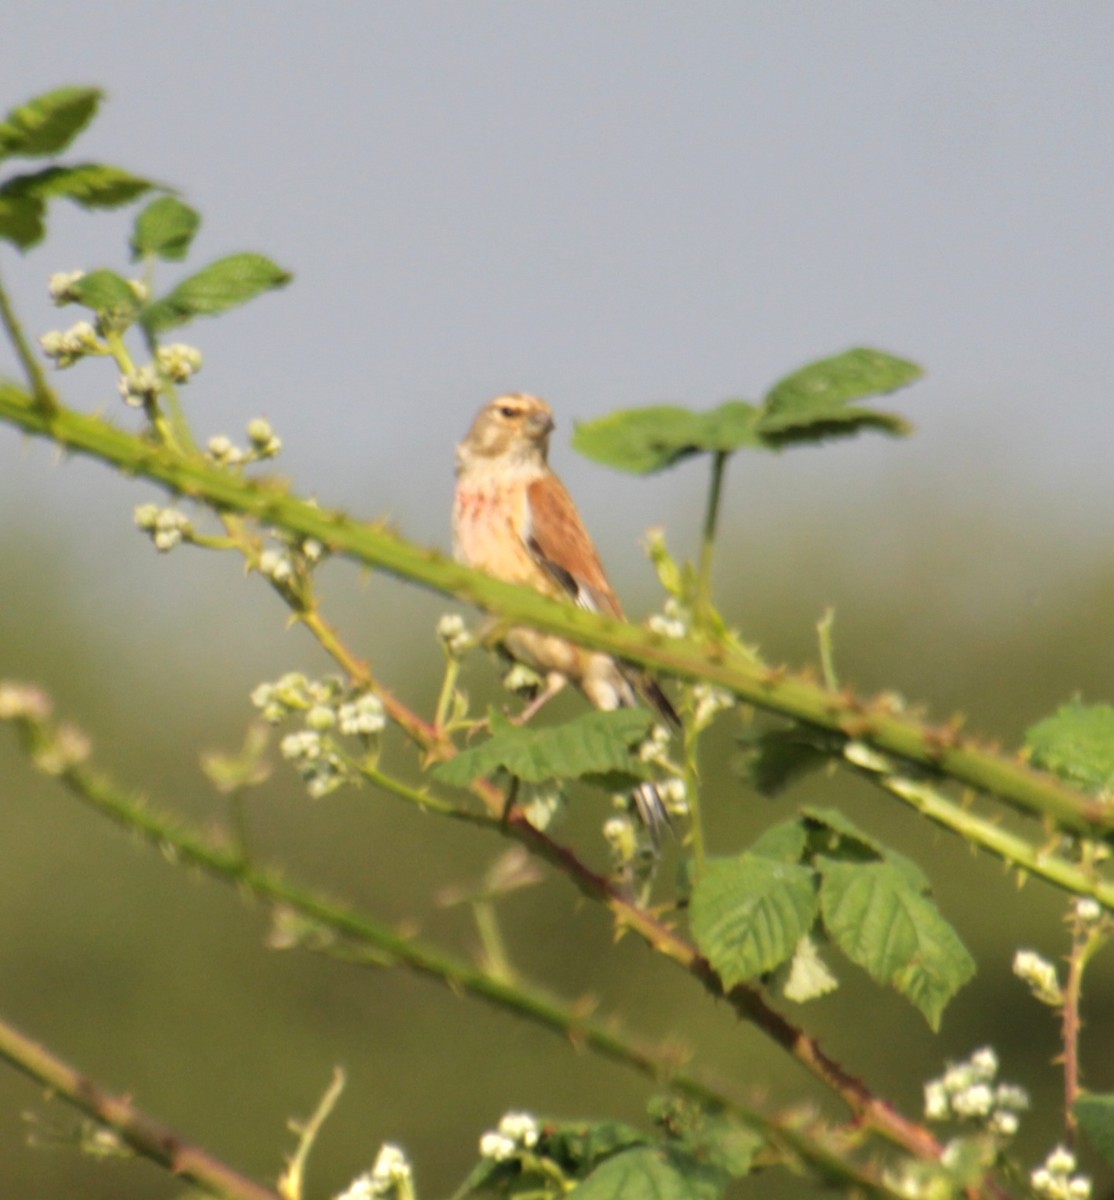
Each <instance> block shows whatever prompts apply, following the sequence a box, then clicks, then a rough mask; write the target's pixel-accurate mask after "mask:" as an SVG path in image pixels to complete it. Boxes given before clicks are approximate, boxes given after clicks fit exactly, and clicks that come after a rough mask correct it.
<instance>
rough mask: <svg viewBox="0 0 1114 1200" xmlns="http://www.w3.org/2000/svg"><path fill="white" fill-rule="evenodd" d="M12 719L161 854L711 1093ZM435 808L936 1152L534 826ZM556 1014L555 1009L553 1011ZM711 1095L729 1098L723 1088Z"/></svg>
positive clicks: (39, 755) (867, 1123) (859, 1113)
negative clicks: (176, 813) (154, 803)
mask: <svg viewBox="0 0 1114 1200" xmlns="http://www.w3.org/2000/svg"><path fill="white" fill-rule="evenodd" d="M13 719H14V720H15V723H16V724H17V726H18V728H19V730H20V734H21V738H22V741H23V744H24V747H25V749H26V752H27V754H28V755H29V757H30V758H31V760H32V761H33V762H35V763H37V764H40V765H43V769H45V770H47V771H48V772H49V773H50V774H51V775H54V776H56V777H58V778H59V780H60V781H61V782H62V783H63V784H65V785H66V786H67V787H68V788H69V789H70V790H71V791H72V792H73V793H74V794H75V795H76V796H77V797H78V798H79V799H80V800H82V801H83V802H84V803H86V804H88V805H89V806H90V807H91V808H93V809H94V810H95V811H97V812H99V813H101V814H102V815H103V816H105V817H107V818H108V819H110V820H112V821H113V822H115V823H116V824H118V825H121V826H122V827H123V828H125V829H127V830H129V831H131V832H132V833H134V834H136V835H137V836H138V837H140V838H141V839H143V840H145V841H147V842H148V843H149V844H151V845H154V846H155V847H157V848H158V849H159V850H160V851H162V852H164V853H166V852H171V854H170V856H171V857H172V859H173V860H174V861H175V862H180V863H181V864H182V865H184V866H196V867H200V868H201V869H203V870H205V871H207V872H209V873H210V874H213V875H215V876H217V877H218V878H221V879H223V880H225V881H226V882H229V883H232V884H234V885H236V886H238V887H239V888H241V889H243V890H245V891H247V892H250V893H252V894H254V895H255V896H257V897H258V898H260V899H263V900H266V901H268V902H271V903H273V904H274V905H276V906H281V907H284V908H287V909H290V910H291V911H293V912H294V913H296V914H298V915H299V916H301V917H302V918H305V919H308V920H310V921H311V922H315V923H317V924H320V925H322V926H324V927H326V928H328V929H330V930H331V931H332V932H333V933H334V934H337V935H339V936H341V937H343V938H347V939H349V940H350V941H352V942H353V943H355V944H357V945H363V946H366V947H370V948H372V949H373V950H374V951H376V952H377V957H376V961H377V962H381V961H382V959H384V958H385V959H387V960H388V961H392V962H393V961H397V962H401V963H403V964H405V965H407V966H409V967H410V968H411V969H413V970H415V971H417V972H419V973H422V974H427V975H430V976H433V977H436V978H439V979H441V980H442V981H443V982H445V983H447V984H448V985H449V986H450V987H452V988H453V989H454V990H459V991H463V992H471V993H472V994H473V995H476V996H478V997H480V998H482V999H486V1000H488V1001H489V1002H490V1003H493V1004H496V1005H497V1006H501V1007H505V1008H507V1009H509V1010H511V1011H513V1012H515V1013H517V1014H518V1015H521V1016H525V1017H527V1018H529V1019H532V1020H535V1021H538V1022H540V1023H541V1024H543V1025H547V1026H549V1027H550V1028H553V1029H555V1030H556V1031H558V1032H560V1033H562V1034H563V1035H564V1036H565V1037H567V1038H568V1039H570V1040H572V1041H573V1042H576V1043H577V1044H582V1045H585V1046H587V1047H588V1048H589V1049H593V1050H595V1051H596V1052H598V1053H600V1054H603V1055H604V1056H606V1057H610V1058H613V1059H616V1060H618V1061H621V1062H624V1063H625V1064H626V1065H627V1066H630V1067H633V1068H634V1069H636V1070H642V1071H643V1072H644V1073H647V1074H652V1075H653V1076H654V1077H655V1078H657V1077H659V1076H660V1075H661V1074H663V1073H664V1074H668V1075H669V1078H670V1080H671V1083H672V1085H673V1086H674V1087H677V1088H679V1089H680V1090H682V1091H686V1092H687V1093H688V1094H691V1095H693V1096H694V1097H696V1098H697V1099H702V1100H704V1101H711V1099H712V1096H713V1093H712V1092H711V1091H710V1090H704V1091H701V1090H700V1089H703V1088H704V1085H703V1084H700V1083H699V1082H698V1081H695V1080H693V1081H689V1082H688V1083H686V1082H680V1080H681V1077H680V1076H678V1075H677V1074H676V1073H674V1071H673V1067H674V1066H675V1060H674V1059H673V1057H672V1056H671V1055H669V1054H660V1053H659V1054H658V1055H657V1056H656V1057H655V1055H654V1052H647V1051H643V1050H642V1049H637V1050H635V1049H634V1048H632V1047H631V1046H630V1044H629V1043H627V1042H626V1041H625V1040H624V1039H623V1038H622V1037H620V1036H618V1035H617V1034H616V1033H615V1031H614V1029H613V1028H612V1027H611V1026H610V1025H607V1024H602V1025H598V1026H597V1025H595V1024H593V1023H592V1022H591V1021H589V1020H588V1019H587V1018H586V1017H585V1016H583V1015H582V1014H579V1013H577V1012H576V1011H575V1010H572V1009H560V1006H555V1002H553V1001H552V1000H551V999H550V998H549V997H548V996H547V995H543V994H540V993H539V994H536V993H533V992H529V990H528V989H523V988H520V987H517V986H516V985H514V984H512V983H511V982H509V981H506V980H498V979H493V978H492V977H491V976H490V974H488V973H485V972H483V971H480V970H476V969H475V968H472V967H469V966H466V965H463V964H460V963H458V962H456V960H453V959H451V958H450V957H449V956H446V955H444V954H442V953H441V952H440V951H438V950H435V949H433V948H432V947H429V946H426V945H423V944H422V943H420V942H417V941H414V940H413V939H410V938H408V937H406V936H405V935H404V934H402V933H399V932H397V931H396V930H394V929H392V928H388V927H386V926H384V925H382V924H380V923H378V922H375V921H373V920H372V919H370V918H367V917H361V916H355V915H353V914H352V913H351V912H350V911H348V910H347V909H345V908H343V907H342V906H340V905H338V904H336V903H334V902H332V901H329V900H325V899H323V898H319V897H317V896H316V895H314V894H312V893H310V892H308V891H306V890H305V889H299V888H295V887H293V886H291V885H289V884H287V883H286V882H285V881H284V880H282V879H280V878H279V877H278V876H277V875H274V874H272V873H269V872H266V871H264V870H262V869H260V868H258V867H256V866H255V865H254V864H248V863H245V862H244V861H243V860H242V858H241V857H240V855H239V853H238V852H237V850H236V849H235V848H229V847H227V846H225V845H223V844H221V845H213V844H211V843H210V842H208V841H207V840H205V839H203V838H202V837H201V836H200V835H199V834H198V833H197V832H196V831H195V830H193V829H192V828H190V827H188V826H184V825H183V824H182V823H180V822H179V821H176V820H172V819H171V818H169V817H166V816H163V815H161V814H159V813H157V812H155V811H153V810H152V809H151V807H150V806H149V805H148V804H147V803H146V802H145V801H143V800H140V799H136V798H133V797H131V796H129V795H127V794H126V793H124V792H123V791H121V790H120V789H118V788H117V787H116V786H115V785H114V784H113V783H112V782H111V781H110V780H108V779H106V778H105V777H103V776H102V775H100V774H98V773H97V772H95V771H93V770H91V769H90V768H89V767H87V766H85V765H82V764H73V763H70V764H65V765H61V766H59V765H57V764H58V761H59V760H58V754H59V746H58V732H57V728H56V727H55V726H54V725H53V724H52V723H50V722H49V721H48V720H46V719H45V718H44V717H42V716H41V715H31V714H26V715H23V716H18V717H15V718H13ZM47 764H49V765H47ZM400 788H401V790H406V788H405V785H400V786H399V787H393V788H392V790H393V791H395V792H396V794H400ZM408 798H409V799H413V800H414V801H415V802H425V801H426V800H427V799H428V798H427V797H424V796H418V795H417V794H414V795H412V796H410V797H408ZM446 815H448V816H451V817H454V818H456V819H459V820H464V821H467V822H469V823H471V824H476V825H480V826H483V827H484V828H486V829H488V830H492V831H497V832H500V833H502V834H504V835H505V836H508V837H511V838H514V839H515V840H517V841H519V842H521V843H522V844H523V845H524V846H526V848H527V849H528V850H530V851H531V852H533V853H534V854H537V855H538V856H539V857H542V858H544V859H545V860H546V861H548V862H550V863H551V864H552V865H553V866H554V867H555V868H557V869H558V870H560V871H561V872H563V873H564V875H565V876H566V877H567V878H568V879H569V881H570V882H571V883H572V884H574V885H575V886H576V887H577V888H579V890H580V891H581V892H582V894H584V895H585V896H586V897H588V898H590V899H592V900H595V901H598V902H602V903H604V904H606V906H607V907H608V908H609V909H610V910H611V911H612V913H613V914H614V916H615V918H616V921H617V922H618V927H619V928H620V929H624V928H630V929H631V930H633V931H635V932H636V933H638V934H639V936H641V937H642V938H643V939H644V940H645V941H646V942H647V943H648V944H649V945H650V946H651V947H652V948H653V949H654V950H656V951H657V952H658V953H659V954H661V955H662V956H664V957H665V958H666V959H669V960H672V961H673V962H675V963H676V964H678V965H679V966H681V967H682V968H684V969H685V970H686V971H688V972H689V974H691V975H692V976H693V977H694V978H695V979H696V980H697V981H698V982H699V983H700V984H701V985H702V986H703V988H704V989H705V990H706V991H707V992H708V993H709V994H710V995H712V996H713V997H716V998H722V999H724V1000H726V1001H727V1003H728V1004H729V1005H730V1006H731V1007H732V1008H733V1009H734V1010H735V1012H736V1013H737V1015H738V1016H739V1017H741V1018H742V1019H744V1020H746V1021H748V1022H750V1023H751V1024H753V1025H754V1026H755V1027H756V1028H758V1029H759V1030H760V1031H761V1032H762V1033H764V1034H765V1035H766V1036H767V1037H769V1038H770V1039H771V1040H772V1041H774V1042H775V1043H776V1044H777V1045H779V1046H780V1047H781V1048H782V1049H783V1050H785V1051H786V1052H787V1053H788V1054H790V1055H791V1056H792V1057H793V1058H795V1059H796V1060H797V1061H798V1062H799V1063H800V1064H801V1065H802V1066H804V1067H805V1068H806V1069H807V1070H808V1071H809V1072H810V1073H811V1074H812V1075H814V1076H815V1077H816V1078H817V1079H818V1080H820V1081H821V1082H822V1083H823V1084H824V1085H825V1086H826V1087H827V1088H829V1089H830V1090H831V1091H832V1092H833V1093H834V1094H835V1095H837V1096H838V1097H839V1098H840V1099H841V1100H842V1101H843V1102H844V1103H845V1104H846V1105H847V1106H848V1107H849V1108H850V1110H851V1111H852V1112H853V1113H854V1114H855V1118H856V1124H857V1126H858V1127H859V1128H860V1129H861V1130H864V1131H866V1130H870V1131H873V1132H874V1133H877V1134H878V1135H879V1136H881V1137H882V1138H884V1139H886V1140H887V1141H889V1142H891V1143H893V1144H894V1145H897V1146H901V1147H903V1148H904V1149H905V1150H906V1151H908V1152H909V1153H911V1154H914V1155H916V1156H918V1157H922V1158H935V1157H937V1156H938V1155H939V1153H940V1146H939V1143H938V1142H937V1141H936V1140H935V1138H934V1137H933V1136H932V1134H931V1133H930V1132H929V1131H928V1130H927V1129H925V1128H924V1127H922V1126H920V1125H917V1124H916V1123H914V1122H912V1121H910V1120H908V1119H907V1118H905V1117H903V1116H902V1115H901V1114H900V1113H899V1112H898V1111H897V1110H895V1109H894V1108H893V1107H892V1106H891V1105H890V1104H888V1103H887V1102H886V1101H885V1100H883V1099H881V1098H880V1097H878V1096H875V1095H874V1094H873V1093H872V1092H871V1091H870V1090H869V1089H868V1088H867V1087H866V1086H865V1085H864V1084H863V1083H862V1081H861V1080H859V1079H856V1078H855V1077H854V1076H852V1075H849V1074H848V1073H847V1072H846V1071H845V1070H844V1069H843V1068H842V1067H841V1066H840V1065H839V1064H838V1063H836V1062H834V1061H833V1060H832V1059H831V1058H829V1057H828V1056H827V1055H826V1054H825V1053H824V1051H823V1050H822V1048H821V1047H820V1045H819V1044H818V1042H817V1041H816V1039H815V1038H813V1037H811V1036H810V1035H808V1034H807V1033H805V1032H804V1031H803V1030H801V1029H799V1028H798V1027H797V1026H795V1025H793V1024H792V1023H791V1022H789V1021H788V1020H786V1019H785V1018H784V1017H783V1016H782V1015H781V1014H780V1013H778V1012H776V1011H774V1010H773V1009H771V1008H770V1007H769V1005H768V1004H767V1003H766V1002H765V1000H764V999H763V997H762V995H761V994H760V993H759V992H758V991H757V990H756V989H754V988H752V987H750V986H748V985H746V984H737V985H736V986H734V987H732V988H730V989H728V988H725V987H724V984H723V981H722V980H721V979H720V977H719V976H718V975H717V974H716V972H715V971H714V969H713V968H712V966H711V964H710V963H709V962H708V961H707V959H705V958H703V957H702V956H701V955H700V954H698V953H697V951H696V949H695V948H694V947H693V946H692V945H691V944H690V943H689V942H687V941H686V940H685V939H684V938H683V937H681V936H680V935H679V934H677V933H676V932H675V931H674V930H673V929H671V928H670V927H669V926H668V925H667V924H665V923H663V922H662V921H661V920H660V919H659V918H658V917H657V916H656V915H655V914H654V913H652V912H651V911H649V910H647V909H644V908H642V907H641V906H639V905H637V904H635V903H633V902H632V901H630V900H629V899H627V898H625V897H624V896H622V895H621V894H619V893H618V892H617V891H616V889H615V888H614V887H613V886H612V885H611V883H610V881H609V880H607V879H606V878H604V877H603V876H600V875H597V874H595V873H593V872H592V871H591V870H589V869H588V868H587V867H586V866H585V865H584V864H583V863H582V862H581V861H580V860H579V859H578V858H577V857H576V856H575V855H574V854H573V853H572V852H571V851H570V850H568V849H567V848H566V847H563V846H560V845H558V844H557V843H555V842H553V841H551V840H550V839H549V838H548V837H547V836H546V835H545V834H544V833H542V832H540V831H538V830H536V829H534V827H533V826H532V825H530V824H529V822H528V821H526V819H525V818H524V817H523V815H522V813H521V812H520V811H517V810H515V811H512V812H510V813H508V815H507V817H506V819H505V820H499V819H496V818H493V817H492V816H490V815H484V814H474V813H469V812H467V811H465V810H461V809H450V810H449V811H448V812H447V813H446ZM558 1012H561V1013H563V1014H564V1015H562V1016H560V1017H558V1016H557V1015H556V1014H557V1013H558ZM570 1022H571V1023H570ZM694 1088H695V1089H696V1090H693V1089H694ZM715 1102H716V1103H727V1104H728V1105H729V1106H730V1105H731V1104H732V1102H731V1101H728V1100H727V1099H725V1098H723V1097H719V1098H718V1099H717V1100H716V1101H715ZM751 1111H752V1110H744V1109H739V1110H738V1113H739V1115H740V1119H743V1120H747V1119H748V1118H747V1117H746V1116H745V1115H743V1114H744V1113H746V1112H751Z"/></svg>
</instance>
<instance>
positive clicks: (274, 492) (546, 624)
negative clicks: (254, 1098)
mask: <svg viewBox="0 0 1114 1200" xmlns="http://www.w3.org/2000/svg"><path fill="white" fill-rule="evenodd" d="M0 420H4V421H8V422H10V423H12V424H14V425H16V426H18V427H19V428H21V429H23V430H24V431H25V432H27V433H30V434H32V435H37V436H43V437H48V438H50V439H51V440H53V441H54V442H55V443H56V444H58V445H59V446H61V447H62V448H64V449H66V450H69V451H71V452H74V453H84V454H89V455H92V456H93V457H96V458H99V459H101V460H103V461H106V462H111V463H115V464H116V465H118V466H120V467H121V468H123V469H124V470H125V471H127V472H129V473H131V474H135V475H141V476H143V477H145V478H147V479H151V480H154V481H156V482H159V483H162V484H163V485H164V486H166V487H168V488H169V489H170V490H171V491H174V492H178V493H181V494H183V495H186V496H188V497H190V498H192V499H195V500H200V501H204V502H205V503H207V504H209V505H210V506H212V507H214V508H216V509H218V510H221V511H236V512H240V513H242V514H245V515H246V516H251V517H254V518H256V519H257V520H260V521H263V522H265V523H267V524H270V525H274V526H278V527H280V528H283V529H285V530H287V531H288V532H290V533H294V534H297V535H299V536H301V537H311V538H315V539H317V540H318V541H320V542H321V544H322V545H323V546H324V547H325V548H326V549H327V550H329V551H330V552H331V553H333V554H340V555H347V556H349V557H351V558H353V559H356V560H358V561H360V562H363V563H365V564H367V565H369V566H377V567H380V568H382V569H383V570H385V571H387V572H389V573H391V574H395V575H399V576H402V577H404V578H407V579H410V580H412V581H413V582H416V583H419V584H421V585H423V586H425V587H429V588H433V589H434V590H437V591H441V592H444V593H450V594H452V595H454V596H457V597H458V598H459V599H462V600H466V601H469V602H471V603H474V604H476V605H478V606H479V607H481V608H485V609H488V610H489V611H497V612H498V613H499V614H500V615H501V617H503V618H504V619H505V620H507V621H508V622H513V623H515V624H527V625H531V626H534V627H535V628H537V629H539V630H542V631H543V632H547V633H556V634H559V635H560V636H562V637H567V638H569V639H570V640H573V641H575V642H577V644H579V645H583V646H588V647H590V648H591V649H596V650H604V651H607V652H608V653H611V654H614V655H616V656H617V657H619V658H623V659H626V660H628V661H630V662H633V663H636V664H638V665H639V666H642V667H646V668H649V669H650V670H657V671H661V672H663V673H664V674H667V675H673V676H675V677H676V678H678V679H684V680H689V681H695V680H703V681H704V682H706V683H709V684H712V685H715V686H718V687H722V688H725V689H727V690H728V691H730V692H732V693H733V694H734V695H736V696H737V697H738V698H739V699H740V700H742V701H744V702H746V703H749V704H753V705H755V706H757V707H759V708H762V709H765V710H768V711H771V712H776V713H780V714H782V715H784V716H787V717H790V718H792V719H795V720H797V721H800V722H802V723H804V724H805V725H808V726H812V727H814V728H817V729H821V730H826V731H828V732H830V733H832V734H834V735H836V736H842V737H847V738H854V739H858V740H860V741H863V742H869V743H870V744H871V745H873V746H876V747H877V748H878V749H880V750H883V751H886V752H888V753H891V754H895V755H897V756H899V757H901V758H903V759H905V760H907V761H909V762H913V763H917V764H919V765H920V766H921V767H923V768H927V769H929V770H932V771H934V772H937V773H940V774H943V775H946V776H948V777H950V778H951V779H953V780H955V781H956V782H958V783H960V784H965V785H967V786H969V787H974V788H977V789H979V790H980V791H986V792H988V793H990V794H992V795H994V796H997V797H999V798H1000V799H1002V800H1004V801H1005V802H1006V803H1008V804H1011V805H1013V806H1014V807H1016V808H1019V809H1021V810H1022V811H1026V812H1030V813H1036V814H1038V815H1040V816H1044V817H1046V818H1048V819H1050V820H1052V821H1055V822H1056V823H1057V824H1058V825H1059V826H1060V827H1061V828H1063V829H1065V830H1067V831H1069V832H1072V833H1078V834H1082V835H1083V836H1085V837H1091V838H1099V839H1104V840H1110V841H1114V808H1112V807H1111V806H1109V805H1107V804H1105V803H1104V802H1103V801H1102V800H1101V799H1099V798H1096V797H1092V796H1088V795H1085V794H1084V793H1081V792H1079V791H1076V790H1074V789H1073V788H1071V787H1069V786H1067V785H1065V784H1063V783H1061V782H1060V781H1059V780H1057V779H1055V778H1053V777H1052V776H1050V775H1047V774H1045V773H1043V772H1040V771H1037V770H1034V769H1033V768H1032V767H1030V766H1028V765H1027V764H1026V763H1024V762H1022V761H1020V760H1019V759H1018V758H1017V757H1013V756H1009V755H1005V754H1002V753H999V752H998V751H997V750H995V749H994V748H992V747H989V746H987V745H986V744H984V743H980V742H979V741H977V740H976V739H975V738H973V737H971V736H969V735H967V734H965V733H964V732H963V730H962V729H961V728H960V726H959V725H958V724H957V723H955V722H952V723H944V724H941V725H931V724H928V723H927V722H925V721H924V720H923V719H921V718H919V717H917V716H916V715H908V714H907V713H905V712H904V711H902V710H899V709H898V708H897V707H896V706H895V704H894V702H893V700H892V698H887V697H885V696H882V697H876V698H869V697H860V696H857V695H855V694H854V693H852V692H850V691H849V690H848V689H843V690H841V691H840V692H839V693H837V694H833V693H832V692H831V691H830V690H829V689H828V688H825V687H820V686H818V685H817V684H816V683H815V682H813V681H812V680H811V679H809V678H807V677H805V676H802V675H794V674H792V673H790V672H789V671H787V670H785V669H784V668H774V667H769V666H767V665H765V664H763V663H757V662H755V661H754V660H753V657H752V656H751V655H749V654H744V653H742V652H739V651H736V650H735V649H733V648H732V647H731V646H729V645H726V644H723V643H721V642H718V641H715V640H711V641H709V640H707V639H702V638H700V637H686V638H666V637H663V636H661V635H659V634H656V633H653V632H651V631H647V630H644V629H640V628H638V627H637V626H634V625H629V624H626V623H624V622H620V621H615V620H612V619H610V618H607V617H602V616H600V615H599V614H598V613H590V612H587V611H584V610H580V609H576V608H573V607H571V606H570V605H568V604H564V603H562V602H560V601H558V600H552V599H550V598H548V597H545V596H542V595H540V594H538V593H537V592H535V591H533V590H532V589H529V588H524V587H518V586H515V585H513V584H507V583H503V582H501V581H500V580H497V579H493V578H492V577H491V576H488V575H485V574H483V573H482V572H479V571H474V570H470V569H469V568H467V567H463V566H460V565H459V564H457V563H453V562H451V561H449V560H448V559H446V558H445V557H444V556H443V555H441V554H438V553H436V552H435V551H429V550H423V549H421V548H419V547H415V546H413V545H411V544H410V543H408V542H405V541H404V540H403V539H401V538H399V537H397V536H395V535H393V534H391V533H390V532H388V531H386V530H385V529H383V528H382V527H380V526H375V525H368V524H363V523H359V522H356V521H353V520H351V519H350V518H348V517H346V516H345V515H344V514H343V513H340V512H336V511H330V510H328V509H325V508H323V507H321V506H319V505H314V504H309V503H308V502H306V501H303V500H299V499H297V498H296V497H293V496H290V495H289V494H287V492H286V490H285V489H284V488H283V487H282V486H281V485H277V484H275V483H274V482H273V481H269V480H265V479H264V480H253V479H247V478H243V477H241V476H238V475H236V474H235V473H234V472H231V471H227V470H222V469H220V468H218V467H216V466H215V465H214V464H212V463H209V462H207V461H205V459H203V458H201V457H200V456H193V457H183V456H181V455H177V454H174V453H172V452H170V451H168V450H167V449H165V448H161V447H156V446H152V445H150V443H147V442H144V440H143V439H142V438H138V437H136V436H135V435H134V434H129V433H127V432H125V431H124V430H121V429H118V428H116V427H115V426H113V425H112V424H110V423H109V422H107V421H104V420H102V419H100V418H97V417H91V416H86V415H84V414H82V413H78V412H75V411H73V410H71V409H60V410H59V411H58V412H56V413H53V414H47V413H44V412H43V411H42V409H41V407H40V405H39V404H38V402H37V401H35V400H34V399H32V398H31V397H28V396H25V395H24V394H22V393H21V392H20V391H19V390H18V389H17V388H15V387H12V386H10V385H9V386H4V385H3V384H0ZM386 702H387V701H386V699H384V703H386ZM445 751H446V752H447V747H446V748H445Z"/></svg>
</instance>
